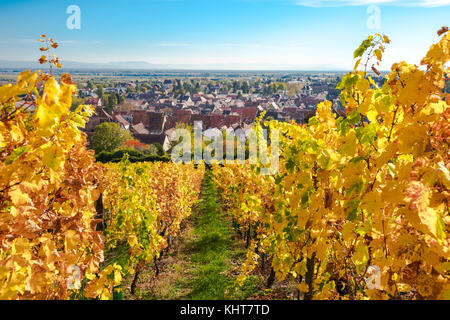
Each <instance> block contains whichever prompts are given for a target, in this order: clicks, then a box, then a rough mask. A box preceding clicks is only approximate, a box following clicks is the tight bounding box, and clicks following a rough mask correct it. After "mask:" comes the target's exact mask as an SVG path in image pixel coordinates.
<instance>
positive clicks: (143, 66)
mask: <svg viewBox="0 0 450 320" xmlns="http://www.w3.org/2000/svg"><path fill="white" fill-rule="evenodd" d="M62 65H63V67H62V70H77V71H78V70H89V71H92V70H112V71H113V70H267V71H270V70H274V71H276V70H280V71H281V70H286V71H346V70H348V69H345V68H340V67H337V66H333V65H329V64H323V65H303V66H293V65H258V64H239V63H235V64H231V65H230V64H204V65H200V64H196V65H194V64H173V65H162V64H152V63H149V62H146V61H116V62H105V63H92V62H77V61H62ZM44 68H47V66H46V67H43V66H42V65H40V64H39V63H38V62H37V61H35V62H34V61H12V60H0V69H19V70H21V69H44Z"/></svg>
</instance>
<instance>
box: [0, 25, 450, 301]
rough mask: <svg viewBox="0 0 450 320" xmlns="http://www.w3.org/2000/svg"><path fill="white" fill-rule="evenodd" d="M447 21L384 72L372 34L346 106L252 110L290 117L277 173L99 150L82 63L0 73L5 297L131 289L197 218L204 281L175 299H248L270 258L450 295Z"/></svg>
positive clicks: (331, 294) (398, 288)
mask: <svg viewBox="0 0 450 320" xmlns="http://www.w3.org/2000/svg"><path fill="white" fill-rule="evenodd" d="M447 31H448V30H447V29H445V28H444V29H442V30H440V31H439V36H440V37H441V39H440V41H439V42H438V43H436V44H433V45H432V46H431V48H430V50H429V51H428V53H427V54H426V56H425V57H424V58H423V60H422V62H421V67H418V66H416V65H412V64H408V63H406V62H400V63H396V64H394V65H393V66H392V68H391V71H390V72H389V73H388V74H387V75H386V77H385V82H384V85H382V86H378V85H377V84H376V83H375V82H374V81H373V80H372V79H371V77H370V74H369V72H368V69H371V70H372V72H374V73H377V74H378V73H379V71H378V70H377V67H378V65H379V64H380V62H381V60H382V57H383V53H384V51H385V49H386V45H387V44H389V43H390V40H389V39H388V38H387V37H386V36H382V35H378V34H376V35H374V36H370V37H369V38H368V39H367V40H365V41H364V42H363V43H362V44H361V46H360V47H359V48H358V49H357V50H356V51H355V54H354V58H355V59H356V63H355V67H354V70H353V71H352V72H350V73H348V74H347V75H345V76H344V78H343V79H342V81H341V83H340V85H339V87H338V89H340V90H341V95H340V102H341V105H342V107H344V108H345V110H346V116H345V117H337V116H336V114H335V113H334V112H332V108H331V103H330V102H323V103H321V104H319V105H318V106H317V112H316V114H315V116H314V117H312V118H311V119H310V120H309V123H308V124H307V125H299V124H296V123H285V122H278V121H274V120H267V121H263V120H259V121H258V122H257V123H255V124H254V127H256V128H257V130H259V129H261V130H262V129H268V130H269V131H274V130H278V131H279V132H280V135H279V153H280V154H279V170H278V172H276V173H275V174H274V175H262V174H261V170H262V169H264V168H265V167H264V165H263V164H261V163H258V164H253V165H250V164H230V163H227V164H226V165H219V164H213V165H212V166H208V167H206V166H205V165H204V164H203V163H198V164H193V163H191V164H180V163H172V162H139V163H131V162H130V161H129V159H128V158H127V156H124V158H123V159H122V161H120V162H119V163H106V164H102V163H99V162H96V161H95V157H94V151H92V150H88V148H87V140H86V138H87V137H86V134H85V133H83V132H82V130H81V129H82V128H84V127H85V125H86V122H87V121H88V119H89V117H90V116H91V115H92V114H93V112H94V111H93V110H94V109H93V107H92V106H79V107H78V108H77V109H76V110H74V111H71V105H72V98H73V95H74V93H75V92H76V88H75V85H74V83H73V82H72V79H71V77H70V75H68V74H63V75H62V76H61V78H60V79H59V80H57V79H56V78H55V77H54V76H53V75H52V74H51V72H50V73H49V74H47V73H41V72H30V71H25V72H23V73H21V74H20V76H19V78H18V79H17V82H16V84H8V85H5V86H2V87H0V106H1V114H0V133H1V134H0V299H121V298H123V297H124V294H125V295H126V296H127V297H128V296H129V295H131V296H134V295H136V292H137V288H138V287H139V282H141V283H142V281H147V276H148V273H149V270H151V271H152V272H154V273H155V277H158V275H159V274H160V273H163V272H164V270H159V267H158V265H161V261H162V260H161V259H162V257H163V256H165V257H167V255H169V254H170V252H173V251H174V250H175V251H177V250H178V252H179V251H180V250H179V249H177V248H179V246H180V243H182V242H183V239H184V238H186V237H187V235H186V233H185V232H186V230H187V227H186V226H189V225H190V224H193V225H194V227H193V228H191V229H192V230H191V231H192V232H193V233H196V235H195V237H193V240H192V246H191V247H192V248H191V249H192V252H194V253H193V254H192V256H190V257H188V258H186V261H189V262H186V265H184V266H182V267H180V268H181V269H182V268H184V267H186V266H191V268H192V270H193V271H192V272H193V280H192V283H190V284H186V285H187V286H190V289H192V290H190V291H189V292H188V293H186V294H185V295H183V296H181V295H179V296H177V298H179V297H188V298H194V299H226V298H235V297H238V298H242V297H244V298H248V297H249V296H250V294H248V295H247V294H245V295H244V294H243V293H242V290H243V289H242V288H245V287H246V286H248V285H249V279H252V278H253V279H254V278H255V277H266V275H265V274H261V272H260V271H259V270H266V269H267V268H269V270H270V271H269V272H270V274H269V275H268V277H267V279H264V280H265V283H264V285H263V286H265V287H271V286H272V285H273V283H274V282H277V281H278V282H280V283H281V282H286V281H287V282H289V283H294V284H295V288H296V290H297V292H298V298H302V299H305V300H311V299H352V300H359V299H450V282H449V277H450V212H449V200H450V194H449V187H450V173H449V169H450V162H449V140H448V139H449V135H450V122H449V117H450V95H449V94H445V93H444V91H443V88H444V86H445V81H446V80H447V77H448V74H449V72H450V70H449V68H448V63H449V61H450V33H448V32H447ZM45 41H47V44H48V45H49V46H52V47H54V48H55V47H57V45H55V43H54V42H53V40H51V39H50V40H45ZM48 60H49V62H50V63H51V64H52V65H54V66H55V67H60V63H59V60H58V59H57V58H55V59H50V58H48V59H47V58H46V56H43V58H41V62H42V63H45V62H47V61H48ZM261 119H262V117H261ZM268 149H269V151H270V149H271V146H270V145H269V147H268ZM231 237H233V241H236V243H233V241H231V240H232V239H231ZM238 242H239V244H237V243H238ZM239 246H241V247H240V248H241V249H243V252H244V255H243V257H241V258H239V254H237V253H236V252H237V251H238V250H239V248H238V247H239ZM188 247H189V246H187V248H188ZM224 252H225V253H224ZM166 261H167V260H166ZM231 263H234V264H236V263H237V264H239V265H238V266H237V267H236V268H234V267H233V268H231V269H230V268H229V264H231ZM166 264H167V263H166ZM236 270H238V271H237V273H236ZM144 276H145V277H144ZM180 277H182V276H180ZM266 280H267V281H266ZM239 290H241V291H239ZM124 291H125V292H124ZM236 292H238V293H236ZM239 292H241V293H239ZM183 294H184V293H183Z"/></svg>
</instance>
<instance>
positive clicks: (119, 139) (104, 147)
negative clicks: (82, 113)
mask: <svg viewBox="0 0 450 320" xmlns="http://www.w3.org/2000/svg"><path fill="white" fill-rule="evenodd" d="M131 139H133V137H132V136H131V134H130V133H129V132H128V131H127V130H123V129H121V128H120V126H119V124H118V123H114V122H105V123H102V124H100V125H98V126H97V128H95V132H94V135H93V136H92V143H91V147H92V149H94V151H95V153H97V154H98V153H100V152H102V151H108V152H112V151H114V150H115V149H117V148H118V147H120V146H121V145H123V144H124V142H126V141H128V140H131Z"/></svg>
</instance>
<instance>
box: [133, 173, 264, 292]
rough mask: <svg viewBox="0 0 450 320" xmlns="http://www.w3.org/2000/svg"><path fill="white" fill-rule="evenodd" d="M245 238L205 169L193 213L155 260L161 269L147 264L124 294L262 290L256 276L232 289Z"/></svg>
mask: <svg viewBox="0 0 450 320" xmlns="http://www.w3.org/2000/svg"><path fill="white" fill-rule="evenodd" d="M245 255H246V249H245V242H244V241H243V240H242V239H239V237H238V236H237V234H236V233H235V231H234V230H233V227H232V223H231V220H230V217H229V216H228V215H227V214H226V212H223V210H222V206H221V201H220V195H219V192H218V190H217V188H216V186H215V183H214V179H213V174H212V172H211V171H210V170H206V172H205V177H204V180H203V183H202V191H201V194H200V197H199V200H198V202H197V203H196V205H195V206H194V207H193V213H192V215H191V217H189V218H188V219H187V220H186V221H185V222H184V223H183V227H182V230H181V232H180V235H179V236H178V237H177V239H176V243H175V244H174V246H173V248H171V250H170V251H169V252H167V253H166V254H164V255H163V257H162V259H160V261H158V268H159V270H160V274H159V275H158V276H155V271H154V270H155V268H154V266H151V265H149V266H148V267H147V270H146V271H144V272H143V273H142V275H141V277H140V281H139V283H138V285H137V290H136V292H137V294H136V295H135V296H132V295H130V294H129V292H128V294H126V296H127V297H126V298H127V299H164V300H173V299H183V300H217V299H219V300H223V299H247V298H249V297H250V296H252V295H254V294H258V293H260V292H261V286H262V283H261V281H260V279H258V277H250V279H248V280H247V281H246V284H245V286H244V287H243V288H240V289H238V290H237V291H233V293H232V294H230V291H231V289H232V288H233V284H234V282H235V279H236V277H237V276H238V274H239V267H240V266H241V265H242V262H243V260H244V259H245Z"/></svg>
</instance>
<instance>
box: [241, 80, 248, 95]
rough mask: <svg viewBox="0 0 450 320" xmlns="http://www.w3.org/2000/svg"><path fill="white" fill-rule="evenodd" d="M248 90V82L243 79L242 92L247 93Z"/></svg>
mask: <svg viewBox="0 0 450 320" xmlns="http://www.w3.org/2000/svg"><path fill="white" fill-rule="evenodd" d="M248 91H249V87H248V82H247V81H245V80H244V81H243V82H242V92H243V93H248Z"/></svg>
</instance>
